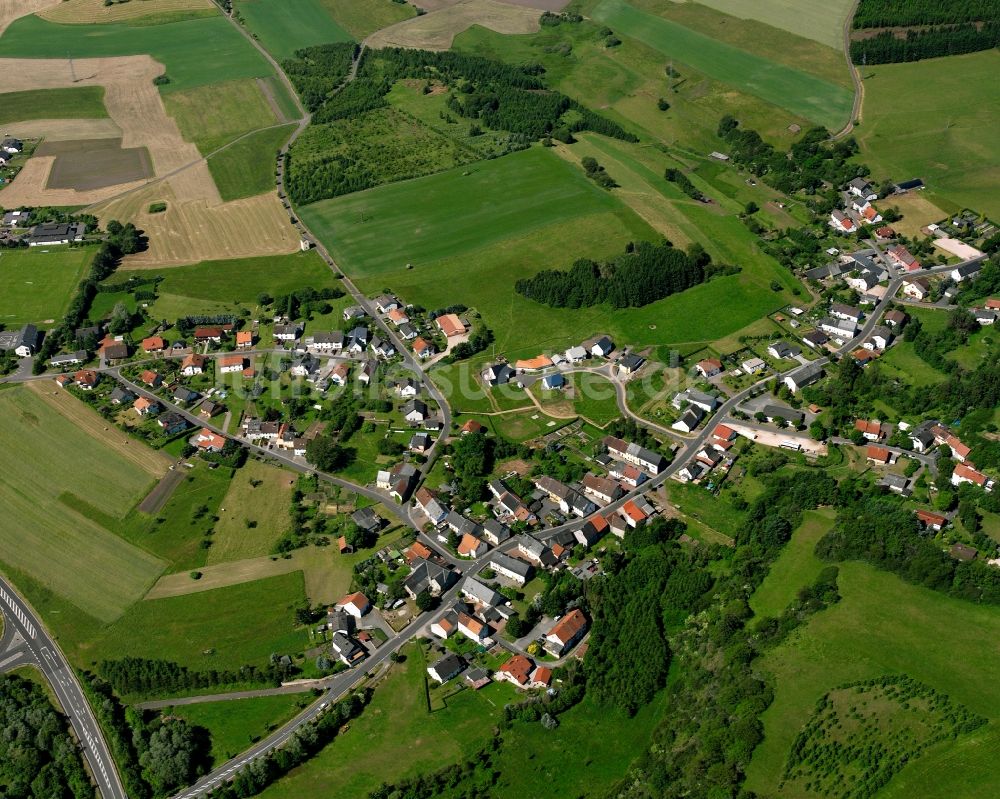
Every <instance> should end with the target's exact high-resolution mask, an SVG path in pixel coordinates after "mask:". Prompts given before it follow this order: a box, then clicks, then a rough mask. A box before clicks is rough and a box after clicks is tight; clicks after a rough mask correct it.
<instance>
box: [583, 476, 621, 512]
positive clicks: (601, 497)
mask: <svg viewBox="0 0 1000 799" xmlns="http://www.w3.org/2000/svg"><path fill="white" fill-rule="evenodd" d="M583 492H584V493H585V494H586V495H587V496H589V497H593V498H594V499H595V500H597V501H598V502H600V503H602V504H604V505H607V504H608V503H610V502H614V501H615V500H616V499H618V497H620V496H621V495H622V487H621V485H620V484H619V483H616V482H615V481H614V480H609V479H608V478H607V477H597V476H595V475H592V474H588V475H587V476H586V477H584V478H583Z"/></svg>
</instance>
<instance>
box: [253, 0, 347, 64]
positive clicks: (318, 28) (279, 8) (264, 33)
mask: <svg viewBox="0 0 1000 799" xmlns="http://www.w3.org/2000/svg"><path fill="white" fill-rule="evenodd" d="M235 7H236V10H237V11H239V13H240V16H242V17H243V19H244V20H245V21H246V26H247V28H248V29H249V30H251V31H252V32H253V34H254V35H255V36H256V37H257V38H258V39H260V42H261V44H263V45H264V47H266V48H267V50H268V52H270V53H271V55H273V56H274V57H275V58H277V59H279V60H280V59H284V58H290V57H291V56H292V54H294V53H295V51H296V50H298V49H300V48H302V47H312V46H313V45H316V44H327V43H328V42H349V41H351V34H349V33H348V32H347V31H345V30H344V29H343V28H342V27H340V25H338V24H337V23H336V22H334V21H333V17H332V16H330V12H329V11H328V10H327V9H326V8H325V7H324V5H323V3H321V2H320V0H280V2H279V0H237V2H236V3H235Z"/></svg>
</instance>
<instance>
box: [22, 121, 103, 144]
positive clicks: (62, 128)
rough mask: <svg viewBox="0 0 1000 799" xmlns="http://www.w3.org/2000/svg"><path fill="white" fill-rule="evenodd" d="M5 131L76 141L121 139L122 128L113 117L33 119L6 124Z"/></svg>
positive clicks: (41, 137)
mask: <svg viewBox="0 0 1000 799" xmlns="http://www.w3.org/2000/svg"><path fill="white" fill-rule="evenodd" d="M3 127H4V133H9V134H10V135H11V136H16V137H17V138H19V139H45V140H46V141H49V142H53V141H74V140H76V139H119V140H121V137H122V129H121V128H119V127H118V126H117V125H116V124H115V121H114V120H113V119H32V120H31V121H30V122H12V123H10V124H8V125H4V126H3Z"/></svg>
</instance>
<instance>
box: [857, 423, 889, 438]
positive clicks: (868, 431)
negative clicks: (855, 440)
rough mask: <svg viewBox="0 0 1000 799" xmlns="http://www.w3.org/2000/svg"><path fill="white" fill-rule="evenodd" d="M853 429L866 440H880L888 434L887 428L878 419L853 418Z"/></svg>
mask: <svg viewBox="0 0 1000 799" xmlns="http://www.w3.org/2000/svg"><path fill="white" fill-rule="evenodd" d="M854 429H855V430H857V431H858V432H860V433H861V435H862V436H863V437H864V438H865V439H866V440H867V441H881V440H882V439H883V438H885V437H886V435H888V430H887V429H886V428H884V427H883V426H882V423H881V422H880V421H879V420H878V419H855V421H854Z"/></svg>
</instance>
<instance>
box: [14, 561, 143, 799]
mask: <svg viewBox="0 0 1000 799" xmlns="http://www.w3.org/2000/svg"><path fill="white" fill-rule="evenodd" d="M0 612H2V613H3V616H4V620H5V623H4V632H3V637H2V638H0V671H9V670H10V669H12V668H17V667H18V666H24V665H32V666H36V667H37V668H38V669H39V670H40V671H41V672H42V674H44V675H45V677H46V679H47V680H48V681H49V683H50V684H51V686H52V689H53V690H54V691H55V694H56V698H58V700H59V704H60V705H62V708H63V711H64V712H65V713H66V717H67V718H68V719H69V722H70V724H71V725H72V727H73V731H74V733H76V737H77V739H78V740H79V741H80V744H81V747H82V749H83V754H84V756H85V757H86V759H87V764H88V766H89V767H90V772H91V774H92V775H93V777H94V780H95V782H96V783H97V788H98V790H99V791H100V793H101V796H102V797H103V799H126V794H125V789H124V788H123V787H122V783H121V780H120V779H119V777H118V770H117V768H116V766H115V761H114V758H112V757H111V753H110V751H109V750H108V747H107V744H106V743H105V741H104V735H103V734H102V733H101V728H100V727H99V726H98V724H97V719H95V718H94V715H93V713H92V712H91V709H90V705H89V704H88V703H87V699H86V696H85V695H84V693H83V689H82V688H81V687H80V683H79V681H78V680H77V677H76V672H74V671H73V669H72V667H71V666H70V665H69V662H68V661H67V660H66V657H65V655H63V653H62V650H61V649H59V646H58V645H57V644H56V643H55V641H54V640H52V638H50V637H49V634H48V633H47V632H46V631H45V628H44V627H43V626H42V622H41V619H39V617H38V615H37V614H36V613H35V611H34V610H32V608H31V606H30V605H29V604H28V603H27V602H25V601H24V599H22V598H21V597H20V596H19V595H18V594H17V593H16V592H15V591H14V589H13V587H12V586H11V585H10V584H9V583H7V582H6V581H5V580H3V579H0Z"/></svg>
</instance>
